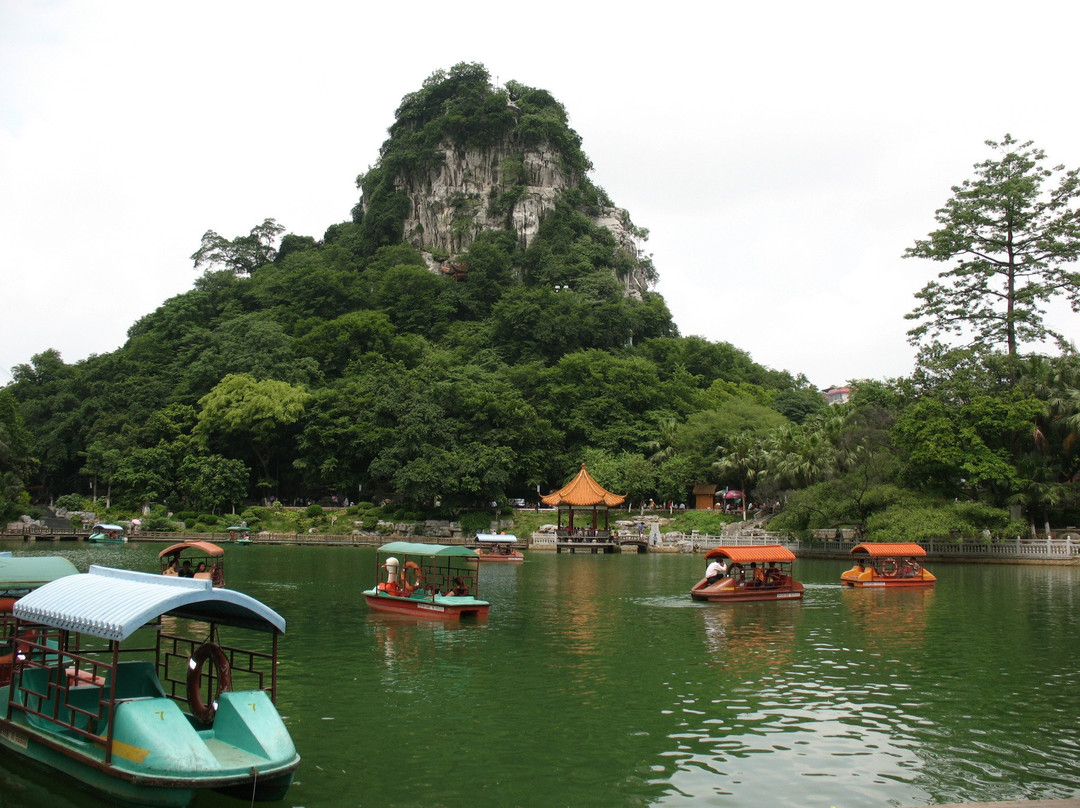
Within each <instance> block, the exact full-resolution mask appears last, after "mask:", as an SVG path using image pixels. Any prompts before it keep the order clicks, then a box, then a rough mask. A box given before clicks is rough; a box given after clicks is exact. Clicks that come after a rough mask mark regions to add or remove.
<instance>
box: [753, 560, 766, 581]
mask: <svg viewBox="0 0 1080 808" xmlns="http://www.w3.org/2000/svg"><path fill="white" fill-rule="evenodd" d="M750 569H751V570H753V572H752V573H751V578H752V579H753V580H752V586H763V585H764V584H765V568H764V567H759V566H758V565H757V562H756V561H751V562H750Z"/></svg>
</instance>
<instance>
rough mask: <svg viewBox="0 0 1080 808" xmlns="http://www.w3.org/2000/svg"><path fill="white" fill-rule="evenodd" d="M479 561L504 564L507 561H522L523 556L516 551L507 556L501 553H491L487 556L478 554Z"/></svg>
mask: <svg viewBox="0 0 1080 808" xmlns="http://www.w3.org/2000/svg"><path fill="white" fill-rule="evenodd" d="M480 560H481V561H485V562H486V561H491V562H499V563H506V562H508V561H509V562H514V561H524V560H525V556H523V555H522V554H521V553H519V552H517V551H514V552H513V553H510V554H509V555H502V554H501V553H491V554H490V555H489V554H487V553H480Z"/></svg>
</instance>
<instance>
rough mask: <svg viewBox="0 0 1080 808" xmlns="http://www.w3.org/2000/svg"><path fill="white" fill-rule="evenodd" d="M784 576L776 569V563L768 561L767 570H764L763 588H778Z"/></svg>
mask: <svg viewBox="0 0 1080 808" xmlns="http://www.w3.org/2000/svg"><path fill="white" fill-rule="evenodd" d="M783 577H784V574H783V573H782V572H780V570H779V569H777V568H776V562H775V561H770V562H769V568H768V569H767V570H765V586H779V585H780V581H781V579H783Z"/></svg>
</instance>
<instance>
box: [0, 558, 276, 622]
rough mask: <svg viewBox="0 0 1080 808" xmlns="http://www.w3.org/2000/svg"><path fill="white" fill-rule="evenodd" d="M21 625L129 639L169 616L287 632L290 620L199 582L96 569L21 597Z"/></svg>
mask: <svg viewBox="0 0 1080 808" xmlns="http://www.w3.org/2000/svg"><path fill="white" fill-rule="evenodd" d="M12 611H13V612H14V614H15V616H16V617H18V618H19V619H20V620H26V621H30V622H34V623H40V624H41V625H46V626H53V627H55V628H61V629H66V630H68V631H78V632H81V633H83V634H89V635H91V636H94V637H101V638H102V639H105V640H124V639H127V638H128V637H129V636H131V635H132V634H133V633H134V632H135V631H136V630H137V629H139V628H141V627H142V626H144V625H146V624H147V623H149V622H151V621H153V620H155V619H157V618H158V617H159V616H161V615H163V614H170V615H175V616H176V617H183V618H187V619H190V620H203V621H206V622H208V623H220V624H222V625H227V626H239V627H241V628H249V629H254V630H256V631H267V632H273V631H277V632H280V633H282V634H284V633H285V619H284V618H283V617H282V616H281V615H279V614H278V613H277V612H275V611H274V610H273V609H271V608H270V607H269V606H265V605H263V604H262V603H260V602H259V601H257V600H255V598H253V597H250V596H249V595H245V594H243V593H242V592H235V591H233V590H231V589H224V588H221V587H218V588H215V587H214V585H213V583H212V582H210V581H208V580H202V579H199V578H179V577H177V578H174V577H172V576H168V575H155V574H151V573H146V572H132V571H130V570H117V569H112V568H111V567H99V566H96V565H95V566H92V567H90V571H89V572H88V573H86V574H85V575H69V576H67V577H66V578H60V579H58V580H56V581H53V582H51V583H48V584H45V585H44V586H42V587H40V588H39V589H36V590H34V591H33V592H31V593H30V594H28V595H26V596H25V597H23V598H21V599H20V600H19V601H17V602H16V603H15V606H14V608H13V610H12Z"/></svg>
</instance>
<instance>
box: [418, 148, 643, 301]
mask: <svg viewBox="0 0 1080 808" xmlns="http://www.w3.org/2000/svg"><path fill="white" fill-rule="evenodd" d="M443 158H444V159H443V160H442V161H441V164H440V165H438V167H437V168H435V169H434V170H433V171H432V172H430V174H428V175H427V176H425V177H423V178H421V179H418V180H412V181H409V180H399V181H398V183H397V188H398V190H401V191H403V192H404V193H405V194H406V195H407V196H408V197H409V199H410V200H411V207H410V211H409V215H408V217H407V218H406V220H405V240H406V241H408V242H409V243H410V244H412V245H413V246H414V247H416V248H417V249H418V250H420V251H421V253H422V254H423V255H424V259H425V260H426V261H427V263H428V266H429V268H430V269H431V270H432V271H447V270H448V268H449V267H450V266H451V265H452V264H454V262H455V258H456V257H457V256H458V255H460V254H461V253H463V252H465V251H466V250H468V249H469V246H470V245H471V244H472V242H473V240H474V239H475V238H476V237H477V235H478V234H480V233H482V232H484V231H485V230H497V229H501V228H503V227H505V226H507V225H509V226H510V227H511V228H512V229H513V230H514V232H516V233H517V239H518V242H519V244H520V245H521V247H522V248H525V247H528V246H529V244H530V243H531V242H532V240H533V239H534V238H535V237H536V234H537V232H538V230H539V228H540V223H541V221H542V220H543V218H544V216H545V215H546V214H547V213H548V212H549V211H551V210H552V209H553V208H554V206H555V200H556V198H557V197H558V195H559V194H560V193H562V192H563V191H565V190H567V189H568V188H569V187H570V178H569V177H568V176H567V175H566V173H565V172H564V171H563V169H562V166H561V163H560V160H559V155H558V154H557V153H556V152H555V151H554V150H548V149H534V150H524V151H522V149H521V147H520V145H514V144H511V143H508V142H504V143H502V144H500V145H498V146H496V147H493V148H485V149H481V148H468V149H460V148H454V147H451V146H447V147H446V148H445V149H444V151H443ZM519 185H520V186H523V190H522V191H521V192H520V193H518V192H515V191H514V189H515V188H517V187H518V186H519ZM499 200H505V201H503V202H501V203H500V202H499ZM493 203H494V204H493ZM595 221H596V224H597V225H599V226H600V227H605V228H607V229H608V230H609V231H611V233H612V234H613V235H614V236H615V239H616V241H617V243H618V244H619V246H620V248H621V249H622V250H624V251H625V252H626V254H627V255H629V256H630V257H631V259H632V260H633V262H634V265H635V269H634V270H633V271H632V272H631V273H630V274H629V275H628V276H627V277H626V278H624V279H623V282H624V283H625V285H626V293H627V294H628V295H632V296H635V297H640V296H641V294H642V292H644V291H645V290H646V289H647V287H648V283H649V280H648V277H647V273H646V271H645V269H644V268H643V267H642V266H641V253H640V247H639V239H638V238H637V237H636V236H635V235H634V231H633V226H632V224H631V222H630V217H629V215H628V214H627V212H626V211H625V210H622V209H621V208H614V207H612V208H604V209H602V211H601V215H600V216H599V217H598V218H597V219H596V220H595ZM433 254H434V255H433ZM435 256H438V258H436V257H435ZM444 256H449V258H446V259H445V260H439V259H440V258H443V257H444Z"/></svg>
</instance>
